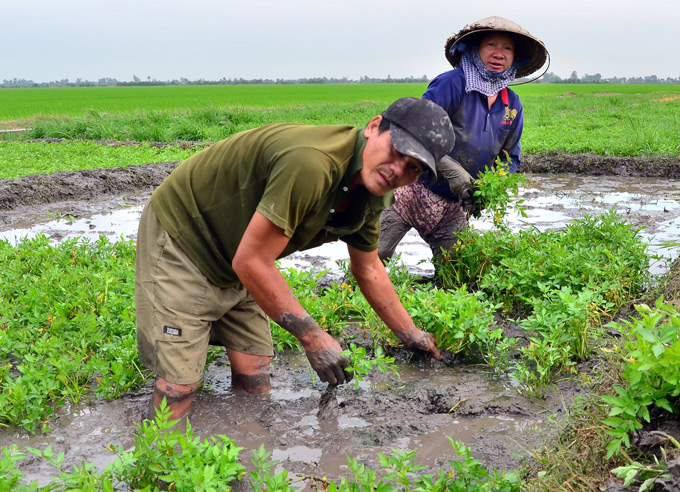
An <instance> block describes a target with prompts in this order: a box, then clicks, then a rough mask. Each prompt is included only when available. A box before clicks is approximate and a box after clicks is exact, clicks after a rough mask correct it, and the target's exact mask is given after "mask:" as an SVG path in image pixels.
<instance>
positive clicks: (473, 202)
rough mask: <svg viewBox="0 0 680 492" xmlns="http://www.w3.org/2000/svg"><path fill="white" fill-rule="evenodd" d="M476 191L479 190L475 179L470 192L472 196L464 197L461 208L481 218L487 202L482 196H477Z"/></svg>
mask: <svg viewBox="0 0 680 492" xmlns="http://www.w3.org/2000/svg"><path fill="white" fill-rule="evenodd" d="M475 191H477V187H476V186H475V184H474V181H473V183H472V193H470V196H469V197H467V198H464V199H462V200H461V202H460V206H461V208H462V209H463V210H464V211H465V212H467V213H468V215H472V216H473V217H476V218H479V217H480V216H481V215H482V210H484V208H486V207H485V204H484V200H482V197H481V196H475Z"/></svg>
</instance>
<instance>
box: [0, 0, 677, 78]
mask: <svg viewBox="0 0 680 492" xmlns="http://www.w3.org/2000/svg"><path fill="white" fill-rule="evenodd" d="M0 5H1V9H0V46H2V55H0V80H3V79H13V78H23V79H28V80H33V81H34V82H50V81H53V80H61V79H69V80H71V81H75V80H76V79H77V78H80V79H83V80H91V81H96V80H98V79H100V78H102V77H112V78H116V79H118V80H120V81H129V80H132V78H133V76H137V77H139V78H140V79H142V80H146V79H147V78H151V79H157V80H172V79H179V78H180V77H186V78H188V79H190V80H197V79H205V80H218V79H221V78H222V77H226V78H228V79H231V78H239V77H243V78H246V79H253V78H263V79H265V78H270V79H276V78H283V79H297V78H308V77H324V76H325V77H338V78H341V77H347V78H350V79H359V78H360V77H361V76H363V75H368V76H369V77H387V75H391V76H392V77H408V76H414V77H420V76H422V75H426V76H427V77H429V78H432V77H434V76H435V75H437V74H439V73H441V72H443V71H445V70H448V69H450V68H451V67H450V66H449V64H448V62H447V61H446V59H445V58H444V43H445V41H446V39H447V38H448V36H450V35H451V34H454V33H455V32H457V31H458V30H459V29H460V28H462V27H463V26H464V25H465V24H467V23H470V22H474V21H476V20H478V19H481V18H483V17H488V16H490V15H500V16H503V17H507V18H508V19H511V20H513V21H515V22H517V23H518V24H520V25H522V26H523V27H524V28H525V29H527V30H528V31H529V32H531V33H532V34H533V35H534V36H536V37H538V38H539V39H541V40H542V41H543V42H544V43H545V44H546V46H547V47H548V50H549V51H550V58H551V64H550V68H549V69H548V70H549V71H550V72H553V73H555V74H557V75H558V76H560V77H563V78H567V77H569V76H570V75H571V73H572V71H574V70H575V71H576V72H577V73H578V75H579V76H583V75H585V74H595V73H600V74H601V75H602V76H603V77H613V76H619V77H622V76H625V77H631V76H645V75H656V76H657V77H679V76H680V51H679V50H678V46H679V43H680V38H679V36H678V33H679V32H680V27H679V26H680V2H678V0H568V1H563V0H556V1H553V0H513V1H505V2H484V1H480V0H473V1H466V2H462V1H458V0H240V1H235V0H153V1H152V0H115V1H113V0H30V1H18V0H0Z"/></svg>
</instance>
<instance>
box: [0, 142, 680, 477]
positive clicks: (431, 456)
mask: <svg viewBox="0 0 680 492" xmlns="http://www.w3.org/2000/svg"><path fill="white" fill-rule="evenodd" d="M176 164H177V163H156V164H148V165H143V166H135V167H127V168H114V169H106V170H96V171H83V172H63V173H56V174H53V175H47V176H45V175H43V176H30V177H26V178H20V179H15V180H0V211H1V212H0V232H2V231H4V232H5V233H7V232H10V233H11V231H12V230H17V229H22V228H28V227H35V226H36V225H37V226H38V227H39V224H40V223H42V222H45V221H47V220H49V219H54V217H55V215H60V216H68V217H69V219H70V220H71V221H73V220H78V219H81V218H83V219H87V218H88V217H92V216H94V215H95V214H105V213H107V212H108V211H111V210H125V209H132V208H135V207H141V205H142V204H143V203H144V201H145V200H146V198H148V196H149V195H150V193H151V191H152V190H153V189H154V188H155V187H156V186H157V185H158V184H160V182H161V181H162V180H163V179H164V178H165V177H166V176H167V175H168V174H169V173H170V172H171V171H172V169H173V168H174V167H175V165H176ZM522 170H523V171H524V172H525V173H527V174H528V175H531V174H537V175H536V176H535V177H533V178H532V179H533V181H532V182H533V183H534V184H537V185H540V188H541V189H551V193H553V195H556V196H560V193H561V191H560V189H559V187H560V186H563V187H565V191H563V193H564V196H565V198H564V200H561V201H560V200H559V199H558V200H557V201H554V202H551V204H550V205H549V206H547V207H541V208H536V214H537V215H540V214H542V215H544V216H545V215H549V214H551V213H553V214H555V216H554V217H552V216H551V217H548V218H546V224H548V225H549V224H554V223H560V222H564V221H568V220H569V219H570V218H573V216H576V215H578V213H579V212H578V211H579V210H580V213H582V212H583V210H588V206H589V204H588V203H586V201H585V200H584V199H583V197H574V196H573V195H567V190H566V188H568V186H569V185H568V184H564V183H572V182H573V180H579V179H581V178H582V177H584V176H588V175H591V176H600V175H604V176H613V177H618V178H622V179H627V180H630V181H629V185H631V186H642V190H641V191H639V192H636V194H634V196H635V197H638V196H639V198H640V201H645V200H646V201H649V200H650V196H648V195H649V194H648V193H645V192H644V183H645V178H650V177H651V178H667V179H670V180H671V181H673V180H677V179H680V172H679V171H680V160H677V159H676V160H672V159H658V158H653V159H647V158H636V159H617V158H615V159H605V158H599V157H595V156H590V155H583V156H574V155H571V156H566V155H558V154H554V155H545V156H527V158H526V159H525V162H524V163H523V167H522ZM546 173H547V174H553V173H556V174H562V175H574V176H572V177H570V178H566V181H565V180H562V181H560V182H556V181H555V180H553V179H551V178H550V176H546V175H545V174H546ZM619 182H620V180H619V181H616V183H619ZM659 182H661V183H663V179H662V180H658V179H657V180H656V181H655V186H659ZM560 183H562V184H560ZM641 183H642V184H641ZM612 186H613V185H612ZM669 187H671V188H677V181H675V182H674V183H673V182H671V183H670V184H669ZM541 193H542V192H541V191H540V190H539V189H536V188H531V187H530V188H529V189H527V190H526V191H525V195H526V197H528V198H532V197H533V198H534V199H535V200H538V199H539V198H540V195H541ZM609 193H616V192H615V191H613V190H612V189H609ZM668 193H669V194H671V193H673V191H672V190H669V191H668ZM532 194H533V195H532ZM654 199H655V200H657V202H655V203H656V207H655V208H654V212H653V214H654V218H650V217H652V213H651V212H649V210H648V209H644V210H643V211H642V212H640V209H639V207H637V205H636V204H635V203H633V202H631V203H630V206H629V207H628V208H629V213H630V214H631V218H632V219H633V221H638V222H639V224H640V225H643V226H645V227H649V228H650V230H651V232H650V233H654V230H653V227H654V226H656V225H658V224H660V223H661V222H664V223H670V224H671V225H672V224H673V220H674V218H675V217H677V216H678V215H679V214H678V209H677V208H674V207H678V206H680V197H679V196H673V197H672V199H669V202H668V203H665V202H660V203H659V202H658V200H660V199H661V198H660V195H659V193H656V195H655V197H654ZM569 200H572V201H573V200H575V201H576V202H577V203H576V204H572V205H571V206H567V205H565V203H566V202H568V201H569ZM604 202H606V200H604ZM600 205H601V207H600V209H601V208H602V207H606V206H607V205H608V204H607V203H603V204H600ZM528 212H529V214H530V215H531V213H532V209H531V208H530V209H528ZM132 220H133V221H134V218H133V219H132ZM86 223H87V222H86ZM82 227H83V228H87V227H88V226H87V225H84V226H82ZM89 227H90V228H92V229H95V231H94V232H96V231H97V230H98V228H97V227H96V226H94V227H93V226H92V224H90V226H89ZM679 227H680V226H679ZM676 232H677V231H676ZM674 233H675V232H674ZM63 234H64V235H66V234H67V233H66V232H64V233H63ZM128 235H129V236H134V232H129V233H128ZM52 237H53V238H54V239H55V240H59V238H60V237H59V233H58V232H57V233H55V234H53V236H52ZM417 239H418V238H416V239H415V240H411V241H413V242H412V243H409V240H408V236H407V240H406V241H405V242H404V243H403V245H402V247H403V248H404V249H403V250H402V252H403V253H404V255H405V256H407V255H408V252H409V248H410V247H412V249H416V250H417V249H418V248H419V247H421V246H418V245H415V246H414V244H415V243H416V242H417ZM676 240H677V239H676ZM422 249H423V248H421V250H422ZM424 249H425V251H427V248H424ZM329 261H335V259H334V258H333V257H332V255H331V256H330V257H329V256H320V257H316V256H314V253H313V252H312V253H310V252H307V253H304V254H301V255H299V256H297V257H295V258H294V259H292V260H291V262H290V263H289V265H290V266H295V267H297V268H309V267H314V268H317V267H318V268H324V267H325V266H326V265H327V264H328V262H329ZM412 264H418V262H417V261H415V262H412ZM416 268H424V269H425V273H427V266H425V267H422V265H420V266H418V267H416ZM677 273H678V272H675V273H674V275H675V276H676V278H677V277H680V275H677ZM668 285H669V287H668V289H676V290H675V291H673V292H677V291H678V290H680V284H679V283H678V281H677V280H675V281H674V282H670V283H669V284H668ZM676 297H677V293H676ZM519 335H521V334H519ZM360 339H363V338H362V337H361V336H359V337H357V340H360ZM347 341H349V340H345V342H347ZM391 355H394V356H395V357H396V359H397V364H398V365H399V367H400V368H399V370H398V372H399V375H400V377H399V378H397V377H396V376H395V375H394V374H391V373H387V374H383V373H380V372H378V371H374V372H373V373H371V375H370V376H369V377H368V378H367V380H366V381H364V382H362V383H361V384H360V386H359V388H358V389H354V386H353V384H348V385H344V386H340V387H338V388H337V389H336V391H335V397H336V398H337V407H336V408H335V407H334V408H331V411H330V412H328V413H327V414H326V415H321V416H319V403H320V400H321V399H322V398H324V392H325V390H326V384H325V383H321V382H320V381H318V380H315V379H314V377H313V376H314V374H313V371H312V370H311V369H310V367H309V363H308V362H307V360H306V358H305V357H304V355H303V354H298V353H278V354H277V355H276V357H275V358H274V361H273V363H272V371H271V372H272V391H271V393H269V394H267V395H249V394H246V393H243V392H239V391H233V390H232V389H231V381H230V371H229V368H228V360H227V358H226V356H222V357H221V358H219V359H218V360H217V361H215V362H213V363H212V364H211V365H210V366H209V367H208V368H207V370H206V373H205V376H204V385H203V388H202V389H201V391H200V392H199V394H198V397H197V399H196V401H195V404H194V405H193V407H192V410H191V413H190V415H189V420H190V422H191V425H192V428H193V429H194V432H195V433H196V434H198V435H202V436H209V435H217V434H227V435H229V436H230V437H231V438H232V439H233V440H234V441H235V442H236V443H237V444H238V445H239V446H242V447H244V448H245V450H246V451H244V452H242V457H243V461H244V464H246V466H248V465H249V463H250V461H249V456H250V453H249V452H248V451H247V450H250V449H255V448H257V447H258V446H259V445H260V444H264V445H265V447H266V448H267V449H268V450H269V451H272V452H273V455H272V458H273V459H276V460H279V461H281V463H280V465H279V467H285V468H287V469H288V470H290V476H293V477H296V476H301V477H318V478H320V477H323V476H327V477H329V478H333V479H337V478H339V477H341V476H343V475H346V474H348V469H347V460H346V457H345V456H346V455H349V456H351V457H354V458H357V459H358V460H359V461H360V462H362V463H365V464H367V465H369V466H372V467H374V468H378V466H379V461H378V453H390V452H391V450H392V449H413V450H416V451H417V453H418V457H417V459H416V462H418V463H419V464H423V465H425V466H426V467H427V468H428V470H430V471H431V472H435V471H438V469H439V468H440V467H441V466H446V465H447V463H448V460H450V459H453V457H454V453H453V449H452V448H451V446H450V444H449V442H448V440H447V436H449V437H451V438H453V439H454V440H458V441H462V442H464V443H466V444H467V445H468V446H470V447H471V448H472V452H473V455H474V456H475V457H476V458H478V459H480V460H481V461H482V462H483V463H484V464H485V465H486V466H487V467H489V468H495V469H501V470H504V469H513V468H516V467H518V466H519V464H520V463H521V461H522V459H523V457H527V456H530V455H531V453H532V451H533V450H534V449H537V448H540V447H542V446H543V445H544V444H545V443H546V442H550V440H551V439H552V438H554V437H555V435H556V433H557V432H558V426H557V425H556V424H555V423H554V422H553V420H552V419H550V417H551V416H553V415H556V416H557V417H559V416H560V415H563V414H564V413H565V411H566V410H567V408H568V407H569V405H570V404H571V402H572V401H573V399H574V397H576V396H577V395H587V394H588V392H589V389H588V387H587V386H584V385H583V384H582V379H578V378H576V379H568V378H565V379H562V380H561V381H560V382H559V383H558V384H557V386H556V387H555V388H552V389H551V390H549V392H548V393H547V394H546V396H545V398H543V399H534V398H527V397H524V396H522V395H520V394H519V393H518V391H517V388H516V385H515V381H514V380H513V378H512V375H511V374H508V375H504V376H495V375H493V374H491V373H489V372H488V369H487V368H485V367H484V366H481V365H475V364H470V363H462V362H461V361H454V363H452V364H448V365H447V364H443V363H440V362H437V361H434V360H425V359H422V358H419V357H418V356H417V355H412V354H410V353H407V352H403V351H397V352H395V353H394V354H391ZM597 364H598V362H597V360H591V361H590V362H588V363H587V364H586V365H584V366H582V367H579V368H577V369H578V372H579V374H580V377H581V378H582V377H583V376H584V375H585V376H587V375H588V374H589V373H590V372H591V371H593V370H595V368H596V366H597ZM150 395H151V384H147V385H146V386H144V387H142V388H138V389H137V390H136V391H135V392H133V393H129V394H127V395H125V396H124V397H122V398H120V399H119V400H116V401H112V402H106V401H103V400H93V401H88V402H85V403H83V404H80V405H78V406H72V407H67V408H63V409H60V411H59V412H58V414H57V416H56V417H55V419H54V421H53V423H52V429H53V430H52V432H50V433H49V434H46V435H39V434H38V435H29V434H27V433H25V432H23V431H21V430H18V429H16V428H14V429H13V428H6V429H1V430H0V442H2V444H3V445H9V444H12V443H16V444H17V445H19V447H20V448H26V447H27V446H31V447H36V448H39V449H44V447H45V446H47V445H48V444H50V445H52V446H53V448H54V449H55V451H56V452H59V451H64V452H65V454H66V465H67V467H69V469H70V466H72V465H81V464H82V462H83V461H85V462H94V463H97V464H98V465H101V466H104V464H106V463H107V462H109V461H111V460H112V459H113V455H112V453H111V452H110V451H109V450H107V449H106V447H107V446H109V445H110V444H113V445H114V446H117V445H122V446H124V447H125V448H129V447H131V446H132V445H133V436H132V434H133V432H134V431H135V429H136V427H135V425H136V424H137V423H138V422H140V421H141V420H142V419H143V418H144V417H145V416H146V412H147V407H148V400H149V397H150ZM29 456H31V455H29ZM20 468H21V470H22V471H23V472H24V474H25V475H24V478H25V481H30V480H38V481H39V483H41V484H44V483H47V481H49V478H50V477H52V476H54V475H55V474H56V472H55V470H54V469H52V468H51V467H50V466H49V465H47V464H46V463H45V462H43V461H42V460H39V459H38V458H31V457H27V458H26V459H25V460H23V461H22V462H21V466H20ZM312 483H313V480H311V479H306V480H304V479H302V478H300V481H299V482H297V483H296V484H295V485H296V486H298V487H307V488H306V489H305V490H313V488H312V487H311V484H312ZM244 490H245V488H244Z"/></svg>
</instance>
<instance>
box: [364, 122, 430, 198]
mask: <svg viewBox="0 0 680 492" xmlns="http://www.w3.org/2000/svg"><path fill="white" fill-rule="evenodd" d="M381 119H382V117H381V116H376V117H375V118H373V119H372V120H371V121H370V123H369V124H368V125H367V126H366V129H365V130H364V136H366V138H368V141H367V142H366V147H365V148H364V153H363V161H364V167H363V168H362V169H361V171H360V173H359V174H360V179H361V184H363V185H364V186H365V187H366V189H367V190H368V191H369V192H370V193H371V194H373V195H377V196H380V195H384V194H385V193H387V192H388V191H392V190H393V189H395V188H398V187H399V186H406V185H407V184H411V183H413V182H414V181H415V180H416V179H418V176H419V175H420V173H422V172H423V165H422V164H421V163H420V162H419V161H417V160H416V159H414V158H413V157H411V156H407V155H404V154H401V153H399V152H397V150H396V149H395V148H394V147H393V146H392V138H391V137H390V132H389V130H387V131H384V132H382V133H380V134H379V133H378V126H379V125H380V120H381Z"/></svg>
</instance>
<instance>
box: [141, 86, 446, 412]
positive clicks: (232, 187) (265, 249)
mask: <svg viewBox="0 0 680 492" xmlns="http://www.w3.org/2000/svg"><path fill="white" fill-rule="evenodd" d="M453 144H454V133H453V128H452V126H451V122H450V120H449V117H448V115H447V114H446V112H445V111H444V110H443V109H441V108H440V107H439V106H437V105H436V104H434V103H432V102H431V101H428V100H423V99H419V98H414V97H409V98H402V99H399V100H397V101H395V102H394V103H393V104H391V105H390V106H389V107H388V108H387V109H386V110H385V111H384V112H383V113H382V114H381V115H379V116H375V117H374V118H373V119H371V121H370V122H369V123H368V125H367V126H366V127H365V128H357V127H354V126H349V125H329V126H311V125H297V124H273V125H266V126H263V127H261V128H256V129H253V130H249V131H245V132H242V133H239V134H236V135H234V136H232V137H230V138H227V139H226V140H223V141H221V142H218V143H216V144H214V145H212V146H211V147H209V148H207V149H205V150H203V151H201V152H199V153H197V154H195V155H194V156H192V157H190V158H189V159H187V160H186V161H184V162H183V163H182V164H181V165H180V166H179V167H177V168H176V169H175V170H174V171H173V172H172V173H171V174H170V176H168V177H167V178H166V179H165V181H164V182H163V183H162V184H161V185H160V186H159V187H158V188H157V189H156V190H155V191H154V193H153V194H152V196H151V198H150V199H149V201H148V203H147V204H146V206H145V207H144V211H143V213H142V217H141V219H140V225H139V233H138V238H137V265H136V275H135V289H136V293H135V296H136V304H135V305H136V310H137V339H138V346H139V353H140V358H141V360H142V362H143V363H144V364H145V365H146V366H147V367H148V368H150V369H152V370H154V371H155V372H156V376H157V379H156V384H155V390H154V395H153V398H152V407H151V408H152V409H154V408H159V406H160V403H161V401H162V400H163V398H165V399H166V400H167V403H168V404H169V407H170V409H171V410H172V418H173V419H176V418H180V417H181V416H183V415H185V414H186V412H187V411H188V410H189V407H190V406H191V403H192V401H193V397H194V394H195V392H196V388H197V387H198V384H199V382H200V378H201V375H202V372H203V370H204V366H205V362H206V357H207V349H208V346H209V345H210V344H215V345H222V346H224V347H226V349H227V355H228V357H229V362H230V366H231V372H232V385H233V386H234V387H235V388H238V389H243V390H245V391H248V392H250V393H262V392H266V391H269V390H270V388H271V386H270V381H269V364H270V362H271V359H272V356H273V355H274V351H273V346H272V340H271V333H270V329H269V321H268V320H267V316H268V317H269V318H271V319H273V320H274V321H275V322H276V323H278V324H279V325H280V326H281V327H283V328H284V329H286V330H287V331H289V332H290V333H292V334H293V335H294V336H295V337H296V338H297V339H298V340H299V341H300V343H301V344H302V347H303V348H304V349H305V353H306V355H307V358H308V359H309V362H310V364H311V366H312V368H313V369H314V370H315V371H316V372H317V374H318V375H319V378H320V379H321V380H322V381H324V382H328V383H329V384H341V383H345V382H348V381H350V380H351V377H352V376H351V374H350V373H349V372H347V371H346V370H345V369H346V368H347V367H348V365H349V361H348V360H347V359H346V358H345V357H342V356H341V355H340V353H341V351H342V349H341V347H340V345H339V344H338V342H337V341H336V340H335V339H333V337H331V336H330V335H329V334H328V333H326V332H325V331H324V330H323V329H322V328H321V327H320V326H319V325H318V324H317V323H316V321H314V319H312V318H311V317H310V316H309V314H308V313H307V312H306V311H305V310H304V308H303V307H302V306H301V305H300V303H299V302H298V300H297V299H296V298H295V296H294V294H293V292H292V291H291V289H290V287H289V285H288V284H287V282H286V281H285V279H284V277H283V276H282V275H281V273H280V272H279V271H278V269H277V268H276V264H275V262H276V260H277V259H279V258H282V257H284V256H286V255H289V254H291V253H293V252H295V251H300V250H305V249H309V248H313V247H315V246H318V245H320V244H323V243H326V242H330V241H334V240H337V239H341V240H342V241H344V242H345V243H346V244H347V248H348V251H349V257H350V269H351V272H352V274H353V275H354V277H355V278H356V280H357V283H358V285H359V288H360V289H361V290H362V292H363V294H364V296H365V297H366V299H367V300H368V302H369V303H370V305H371V306H372V307H373V309H375V311H376V313H377V314H378V315H379V316H380V318H381V319H382V320H383V321H384V322H385V324H386V325H387V326H388V327H389V328H390V329H391V330H392V332H393V333H394V334H395V335H396V336H397V337H398V338H399V339H400V340H401V341H402V343H404V345H405V346H406V347H408V348H409V349H412V350H419V351H423V352H426V353H429V354H430V355H432V356H433V357H435V358H437V359H438V358H440V354H439V350H438V349H437V347H436V345H435V339H434V336H433V335H432V334H430V333H427V332H424V331H421V330H419V329H418V328H416V327H415V325H414V323H413V321H412V320H411V318H410V316H409V315H408V313H407V312H406V310H405V309H404V307H403V306H402V304H401V302H400V301H399V299H398V297H397V295H396V292H395V291H394V288H393V286H392V284H391V282H390V279H389V277H388V275H387V272H386V271H385V267H384V266H383V263H382V262H381V261H380V259H379V258H378V253H377V249H378V239H379V233H380V224H379V219H380V214H381V212H382V210H384V209H385V208H386V207H387V206H389V205H390V204H391V203H392V201H393V194H392V191H393V190H394V189H395V188H396V187H398V186H404V185H407V184H409V183H412V182H414V181H415V180H416V178H417V177H418V175H420V174H421V173H422V172H427V173H429V174H431V175H433V177H434V175H436V168H435V162H436V161H438V160H439V159H440V158H441V157H442V156H444V155H446V154H447V153H448V152H449V151H450V150H451V148H452V147H453ZM152 413H153V412H152Z"/></svg>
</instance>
